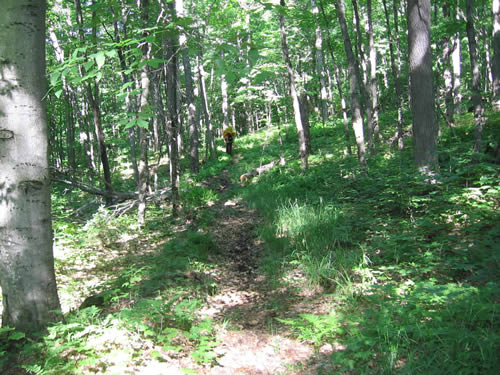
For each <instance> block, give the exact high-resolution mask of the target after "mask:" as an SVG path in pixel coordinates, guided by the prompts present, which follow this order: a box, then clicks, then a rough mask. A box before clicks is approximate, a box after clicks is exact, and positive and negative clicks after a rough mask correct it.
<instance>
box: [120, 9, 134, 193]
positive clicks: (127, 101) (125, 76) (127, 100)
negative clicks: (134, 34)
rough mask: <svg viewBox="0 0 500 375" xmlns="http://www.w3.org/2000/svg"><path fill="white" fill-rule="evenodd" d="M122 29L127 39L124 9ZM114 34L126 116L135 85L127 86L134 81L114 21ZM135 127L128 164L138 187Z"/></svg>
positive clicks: (132, 110)
mask: <svg viewBox="0 0 500 375" xmlns="http://www.w3.org/2000/svg"><path fill="white" fill-rule="evenodd" d="M121 16H122V23H123V24H122V29H123V31H124V36H125V39H127V33H126V32H127V31H126V30H127V29H126V26H125V25H126V19H127V15H126V14H124V8H122V15H121ZM114 33H115V41H116V43H117V44H118V47H117V52H118V59H119V61H120V68H121V72H120V74H121V76H122V81H123V84H124V85H127V88H126V90H127V94H126V96H125V108H126V110H127V116H128V115H129V114H130V113H132V112H134V111H135V108H134V107H135V106H134V105H133V103H132V100H130V97H131V92H132V90H133V89H134V87H135V85H134V84H133V85H132V86H129V85H128V82H132V83H134V80H132V79H131V78H130V76H129V75H128V74H127V73H125V72H126V71H127V63H126V61H125V55H124V53H123V52H124V51H123V47H121V46H120V41H121V37H120V32H119V27H118V22H117V21H115V22H114ZM135 128H136V127H135V126H133V127H130V128H129V129H128V142H129V145H130V162H131V163H132V170H133V172H134V182H135V185H136V186H139V167H138V166H137V151H136V147H135Z"/></svg>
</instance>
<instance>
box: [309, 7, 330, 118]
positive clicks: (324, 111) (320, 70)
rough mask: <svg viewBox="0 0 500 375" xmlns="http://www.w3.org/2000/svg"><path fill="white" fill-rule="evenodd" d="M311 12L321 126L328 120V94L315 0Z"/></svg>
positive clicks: (321, 36)
mask: <svg viewBox="0 0 500 375" xmlns="http://www.w3.org/2000/svg"><path fill="white" fill-rule="evenodd" d="M311 6H312V12H313V15H314V17H315V18H316V19H317V22H318V24H317V26H316V42H315V48H316V71H317V74H318V76H319V84H320V113H321V121H322V122H323V126H325V123H326V121H327V120H328V94H327V90H326V79H325V69H324V67H323V35H322V32H321V26H320V25H319V18H318V15H319V9H318V5H317V4H316V0H311Z"/></svg>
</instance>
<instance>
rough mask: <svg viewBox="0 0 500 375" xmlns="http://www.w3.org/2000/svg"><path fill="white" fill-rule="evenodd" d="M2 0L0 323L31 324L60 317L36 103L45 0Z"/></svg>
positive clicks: (43, 134) (40, 94)
mask: <svg viewBox="0 0 500 375" xmlns="http://www.w3.org/2000/svg"><path fill="white" fill-rule="evenodd" d="M2 5H3V7H2V12H0V33H1V35H2V37H1V38H0V56H2V59H1V61H0V87H2V90H0V165H1V166H2V167H1V168H0V181H1V182H0V197H2V198H1V199H0V286H1V288H2V294H3V301H2V303H3V314H2V325H3V326H7V325H8V326H12V327H14V328H16V329H19V330H21V331H39V330H41V329H43V328H44V327H45V326H47V324H49V323H50V322H53V321H55V320H58V319H59V317H60V315H58V313H57V311H59V310H60V304H59V297H58V295H57V287H56V278H55V273H54V258H53V253H52V224H51V209H50V177H49V163H48V141H47V131H48V130H47V118H46V112H45V107H44V103H43V98H44V96H45V94H46V88H45V11H46V5H45V1H44V0H38V1H33V0H5V1H3V4H2ZM21 36H22V37H21ZM21 39H22V42H21Z"/></svg>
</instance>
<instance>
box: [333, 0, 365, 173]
mask: <svg viewBox="0 0 500 375" xmlns="http://www.w3.org/2000/svg"><path fill="white" fill-rule="evenodd" d="M335 8H336V9H337V15H338V19H339V23H340V29H341V31H342V37H343V38H344V49H345V53H346V56H347V64H348V72H349V91H350V93H351V110H352V128H353V130H354V136H355V137H356V145H357V147H358V160H359V162H360V163H361V165H366V147H365V136H364V131H363V116H362V115H361V105H360V103H359V96H358V78H357V74H356V60H355V59H354V54H353V53H352V44H351V40H350V39H349V33H348V31H347V23H346V20H345V6H344V0H340V1H337V2H335Z"/></svg>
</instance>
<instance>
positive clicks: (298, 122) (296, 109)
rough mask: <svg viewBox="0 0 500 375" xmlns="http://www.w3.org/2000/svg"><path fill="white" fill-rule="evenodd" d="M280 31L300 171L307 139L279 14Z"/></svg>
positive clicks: (283, 27) (305, 157) (282, 21)
mask: <svg viewBox="0 0 500 375" xmlns="http://www.w3.org/2000/svg"><path fill="white" fill-rule="evenodd" d="M280 5H281V6H282V7H283V8H284V7H285V0H280ZM280 31H281V47H282V52H283V56H284V58H285V64H286V67H287V70H288V83H289V86H290V96H291V98H292V104H293V113H294V116H295V126H296V127H297V133H298V136H299V157H300V161H301V163H302V169H307V158H308V156H309V155H308V151H307V139H306V131H305V129H304V124H303V123H302V117H301V111H300V103H299V97H298V95H297V89H296V87H295V80H294V78H293V68H292V62H291V60H290V55H289V53H288V45H287V41H286V31H285V17H284V16H283V14H282V13H280Z"/></svg>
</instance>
